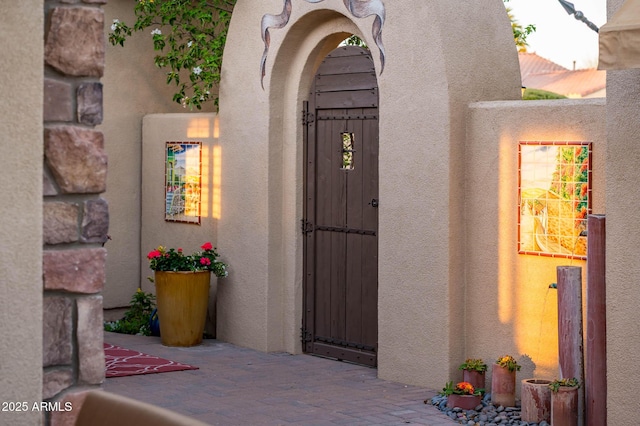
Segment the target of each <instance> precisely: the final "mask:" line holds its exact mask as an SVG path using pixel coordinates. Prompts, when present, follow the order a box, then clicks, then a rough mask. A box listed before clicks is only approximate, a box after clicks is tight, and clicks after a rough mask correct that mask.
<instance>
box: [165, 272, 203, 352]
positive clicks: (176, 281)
mask: <svg viewBox="0 0 640 426" xmlns="http://www.w3.org/2000/svg"><path fill="white" fill-rule="evenodd" d="M210 281H211V272H209V271H196V272H165V271H156V272H155V284H156V304H157V306H158V317H159V321H160V340H161V342H162V344H163V345H165V346H195V345H199V344H200V343H202V334H203V333H204V323H205V320H206V318H207V307H208V305H209V285H210Z"/></svg>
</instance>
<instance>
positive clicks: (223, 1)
mask: <svg viewBox="0 0 640 426" xmlns="http://www.w3.org/2000/svg"><path fill="white" fill-rule="evenodd" d="M132 3H133V2H132ZM235 3H236V0H138V1H136V2H135V3H134V4H135V5H134V6H133V8H134V13H135V16H136V21H135V23H134V24H133V26H129V25H127V24H126V23H125V22H121V21H120V20H119V19H114V21H113V23H112V25H111V32H110V33H109V42H110V43H111V44H112V45H114V46H115V45H120V46H124V42H125V40H126V39H127V38H128V37H130V36H131V34H132V33H133V32H138V31H143V30H146V29H150V28H152V30H151V31H150V34H151V36H152V40H153V48H154V50H156V51H158V52H161V53H160V54H158V55H156V56H155V58H154V62H155V64H156V65H157V66H158V67H160V68H166V69H168V72H167V84H171V83H174V84H175V85H176V86H177V91H176V93H175V94H174V95H173V100H174V101H175V102H178V103H180V104H182V106H184V107H187V106H189V107H196V108H197V109H201V108H202V104H203V103H204V102H206V101H210V100H213V101H214V103H215V105H216V106H217V105H218V96H217V93H215V94H214V91H215V92H217V87H218V83H219V82H220V70H221V67H222V53H223V51H224V45H225V42H226V40H227V32H228V31H229V23H230V21H231V13H232V11H233V7H234V5H235Z"/></svg>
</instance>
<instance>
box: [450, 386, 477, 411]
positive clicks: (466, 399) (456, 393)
mask: <svg viewBox="0 0 640 426" xmlns="http://www.w3.org/2000/svg"><path fill="white" fill-rule="evenodd" d="M440 395H444V396H446V397H447V407H449V408H454V407H459V408H462V409H463V410H473V409H474V408H476V407H477V406H478V405H480V404H481V403H482V395H484V389H476V388H474V387H473V385H472V384H471V383H469V382H460V383H458V384H457V385H455V386H454V385H453V382H447V383H446V384H445V386H444V388H442V392H440Z"/></svg>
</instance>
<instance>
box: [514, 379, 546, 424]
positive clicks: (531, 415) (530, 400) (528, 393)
mask: <svg viewBox="0 0 640 426" xmlns="http://www.w3.org/2000/svg"><path fill="white" fill-rule="evenodd" d="M549 383H551V380H541V379H524V380H523V381H522V385H521V388H520V402H521V416H522V420H523V421H525V422H529V423H540V422H541V421H543V420H544V421H546V422H547V423H548V422H549V420H550V419H551V389H549Z"/></svg>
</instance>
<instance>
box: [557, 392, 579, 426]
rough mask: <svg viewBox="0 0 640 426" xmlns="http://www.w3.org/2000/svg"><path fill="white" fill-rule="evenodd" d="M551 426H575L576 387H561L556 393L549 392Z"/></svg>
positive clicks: (576, 421)
mask: <svg viewBox="0 0 640 426" xmlns="http://www.w3.org/2000/svg"><path fill="white" fill-rule="evenodd" d="M551 424H552V425H553V426H577V424H578V387H577V386H574V387H568V386H561V387H560V388H559V389H558V392H551Z"/></svg>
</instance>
